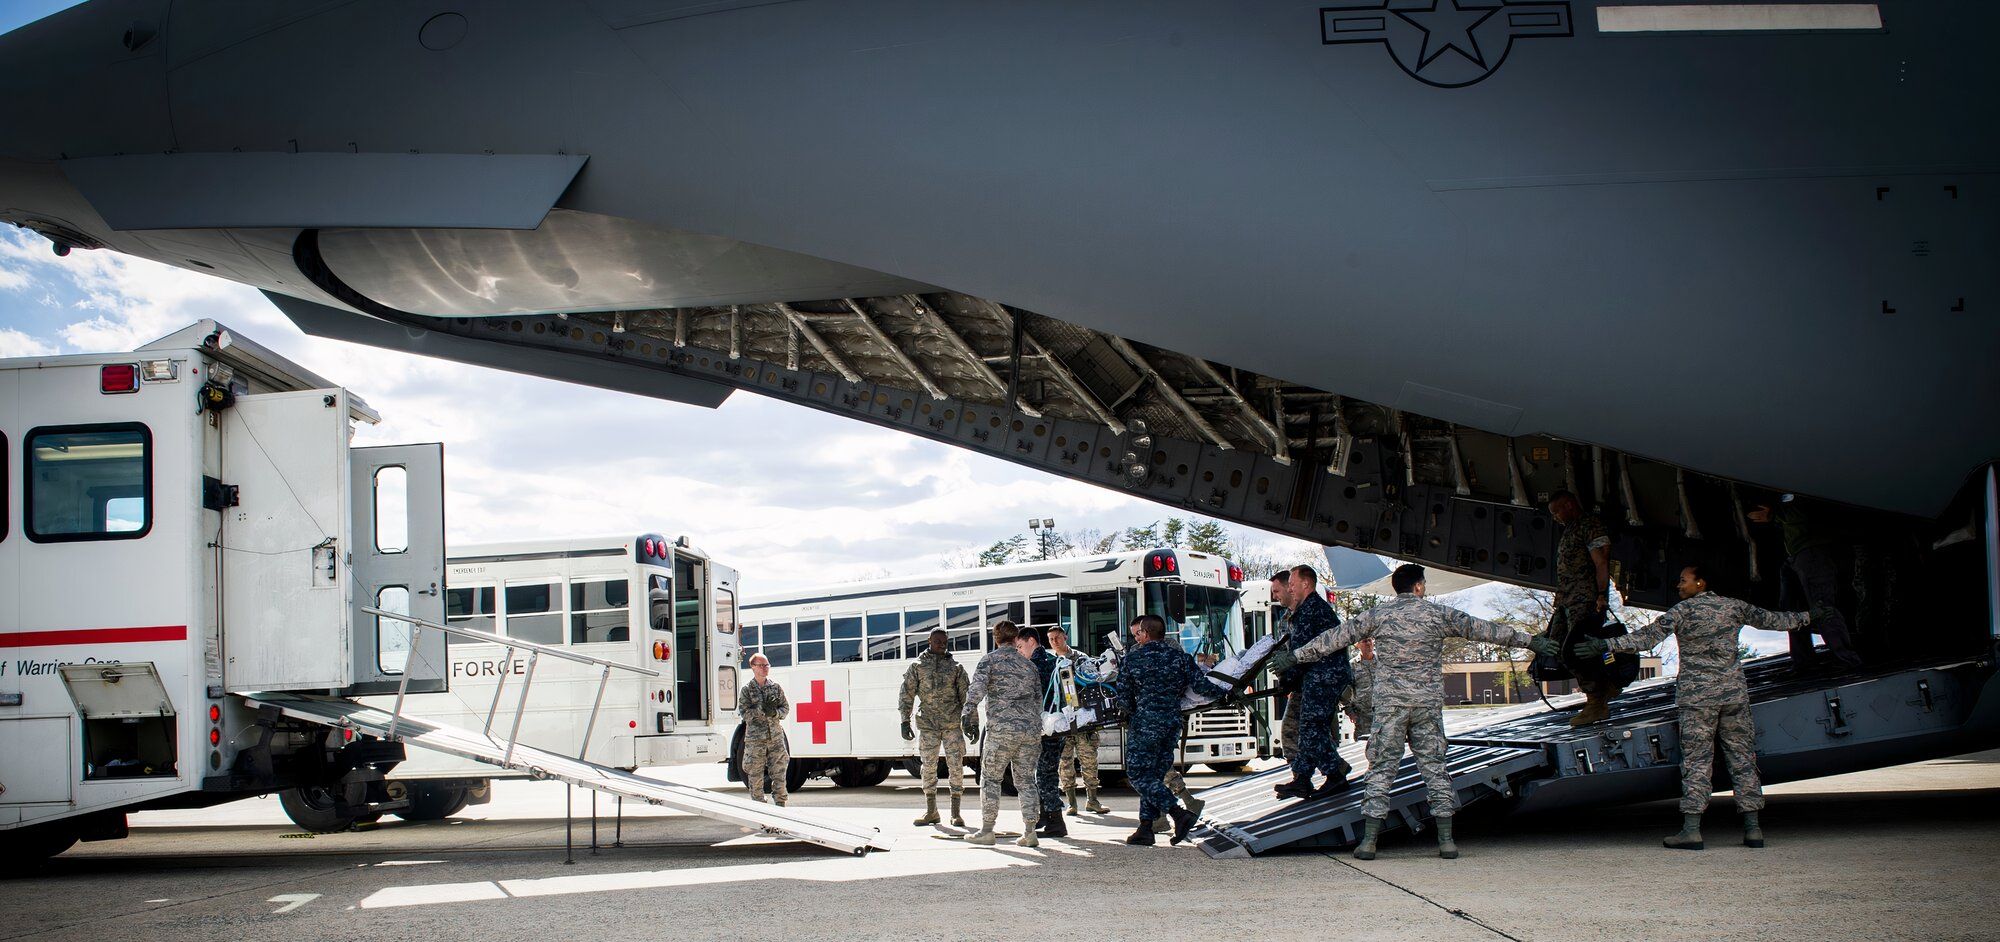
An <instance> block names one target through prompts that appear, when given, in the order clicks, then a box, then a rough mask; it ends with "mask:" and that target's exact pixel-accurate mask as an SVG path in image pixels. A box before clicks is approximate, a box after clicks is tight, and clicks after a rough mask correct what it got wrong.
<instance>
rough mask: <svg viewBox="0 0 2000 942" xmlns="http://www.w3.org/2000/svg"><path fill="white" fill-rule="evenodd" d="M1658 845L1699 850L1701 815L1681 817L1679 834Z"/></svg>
mask: <svg viewBox="0 0 2000 942" xmlns="http://www.w3.org/2000/svg"><path fill="white" fill-rule="evenodd" d="M1744 836H1745V837H1746V838H1747V837H1748V836H1749V835H1748V832H1747V831H1746V832H1745V835H1744ZM1660 844H1661V845H1662V846H1665V847H1671V848H1673V849H1675V850H1701V849H1702V846H1703V845H1702V842H1701V815H1698V814H1684V815H1681V832H1680V833H1679V834H1675V835H1673V836H1672V837H1669V838H1667V839H1666V840H1664V841H1661V842H1660Z"/></svg>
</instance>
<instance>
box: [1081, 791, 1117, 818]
mask: <svg viewBox="0 0 2000 942" xmlns="http://www.w3.org/2000/svg"><path fill="white" fill-rule="evenodd" d="M1086 795H1087V797H1086V798H1085V799H1084V802H1083V810H1085V811H1088V812H1090V813H1091V814H1110V813H1111V809H1110V808H1106V807H1104V806H1103V805H1101V804H1098V802H1097V789H1095V788H1093V789H1090V790H1089V791H1088V792H1086Z"/></svg>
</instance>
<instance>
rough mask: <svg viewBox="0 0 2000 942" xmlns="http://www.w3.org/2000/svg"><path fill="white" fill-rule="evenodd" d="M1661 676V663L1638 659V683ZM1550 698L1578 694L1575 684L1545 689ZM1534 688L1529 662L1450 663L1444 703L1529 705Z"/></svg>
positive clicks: (1548, 685)
mask: <svg viewBox="0 0 2000 942" xmlns="http://www.w3.org/2000/svg"><path fill="white" fill-rule="evenodd" d="M1658 676H1660V659H1659V658H1657V657H1650V656H1648V657H1643V658H1640V659H1639V679H1640V680H1646V679H1649V678H1653V677H1658ZM1542 690H1543V691H1544V692H1545V693H1547V694H1548V695H1549V696H1551V697H1555V696H1561V695H1562V694H1566V693H1575V692H1576V681H1573V680H1557V681H1551V682H1549V683H1546V684H1543V685H1542ZM1535 698H1536V697H1535V687H1534V684H1533V682H1532V681H1531V680H1530V679H1529V677H1528V662H1527V661H1526V660H1521V661H1518V662H1516V663H1512V664H1509V663H1508V662H1506V661H1463V662H1447V663H1446V664H1445V665H1444V702H1445V703H1447V704H1458V703H1526V702H1528V701H1530V700H1534V699H1535Z"/></svg>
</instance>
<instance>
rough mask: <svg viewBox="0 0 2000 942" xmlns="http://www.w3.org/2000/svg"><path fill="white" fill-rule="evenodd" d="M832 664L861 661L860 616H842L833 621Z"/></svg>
mask: <svg viewBox="0 0 2000 942" xmlns="http://www.w3.org/2000/svg"><path fill="white" fill-rule="evenodd" d="M832 634H833V641H832V650H831V651H830V653H831V654H832V655H833V662H834V663H835V664H848V663H852V662H854V661H858V660H861V616H859V615H842V616H840V617H838V618H835V619H834V620H833V627H832Z"/></svg>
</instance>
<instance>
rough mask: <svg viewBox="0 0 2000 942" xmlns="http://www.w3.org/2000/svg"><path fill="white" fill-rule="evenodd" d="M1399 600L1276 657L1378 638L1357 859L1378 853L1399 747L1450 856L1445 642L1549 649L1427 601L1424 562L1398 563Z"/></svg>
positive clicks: (1551, 646)
mask: <svg viewBox="0 0 2000 942" xmlns="http://www.w3.org/2000/svg"><path fill="white" fill-rule="evenodd" d="M1391 579H1392V580H1393V582H1394V584H1395V587H1396V597H1395V598H1393V599H1390V600H1389V601H1386V602H1383V603H1382V604H1380V605H1378V606H1376V607H1375V608H1373V609H1371V610H1369V611H1366V612H1363V613H1361V614H1359V615H1356V616H1354V617H1353V618H1352V619H1350V620H1349V621H1348V622H1347V624H1345V625H1342V626H1340V627H1339V628H1335V629H1333V630H1332V631H1329V632H1327V633H1325V634H1323V635H1320V636H1319V637H1317V638H1315V639H1313V642H1312V643H1311V644H1308V645H1306V646H1305V647H1304V648H1302V649H1300V650H1299V651H1298V653H1297V654H1296V655H1286V654H1283V653H1280V654H1279V655H1277V656H1275V657H1274V660H1278V661H1281V662H1282V661H1289V660H1291V659H1292V658H1293V657H1295V658H1296V660H1297V662H1298V663H1303V664H1310V663H1313V662H1315V661H1319V660H1324V659H1326V658H1328V657H1330V656H1332V654H1333V652H1335V651H1339V650H1341V649H1343V648H1346V647H1348V646H1349V645H1352V644H1353V643H1355V642H1356V641H1359V640H1361V639H1363V638H1373V639H1375V680H1374V684H1373V689H1372V690H1371V691H1370V693H1371V694H1372V696H1373V698H1374V704H1373V707H1374V710H1373V714H1374V715H1373V716H1372V717H1371V719H1372V720H1373V724H1372V726H1371V727H1370V729H1369V731H1368V780H1367V781H1368V790H1367V793H1366V795H1365V796H1364V798H1363V800H1362V804H1361V813H1362V814H1363V815H1365V816H1366V820H1365V822H1364V828H1365V829H1364V833H1363V836H1362V839H1361V844H1360V846H1358V847H1356V848H1355V849H1354V856H1356V857H1358V858H1360V859H1362V860H1373V859H1374V858H1375V845H1376V839H1377V838H1378V837H1379V836H1380V835H1381V833H1382V824H1383V821H1384V819H1386V818H1387V817H1388V816H1389V789H1390V788H1391V787H1392V786H1393V785H1395V782H1396V771H1397V768H1398V767H1399V766H1401V765H1402V762H1403V744H1404V743H1405V742H1407V743H1409V746H1410V752H1412V753H1413V754H1415V755H1416V758H1417V769H1418V771H1420V772H1422V773H1423V777H1424V784H1425V785H1426V786H1428V788H1429V791H1430V808H1431V817H1432V818H1434V819H1435V820H1436V821H1437V831H1438V856H1440V857H1444V858H1445V859H1447V860H1449V859H1453V858H1456V857H1457V856H1458V845H1457V844H1456V843H1455V842H1454V841H1453V840H1452V820H1451V819H1452V813H1453V812H1454V811H1455V810H1457V806H1458V801H1457V796H1456V795H1455V794H1454V793H1453V791H1452V787H1451V774H1450V773H1449V772H1448V771H1446V769H1445V764H1444V757H1445V756H1444V754H1445V737H1444V639H1445V638H1448V637H1456V638H1468V639H1471V640H1474V641H1485V642H1488V643H1490V644H1504V645H1508V646H1510V647H1516V648H1534V649H1535V650H1536V651H1537V653H1543V652H1553V651H1554V650H1555V643H1554V642H1553V641H1551V640H1549V639H1548V638H1545V637H1541V636H1530V635H1529V634H1527V633H1526V632H1523V631H1517V630H1515V629H1513V628H1508V627H1506V626H1504V625H1496V624H1494V623H1492V622H1489V621H1485V620H1482V619H1478V618H1474V617H1472V616H1471V615H1467V614H1466V613H1464V612H1461V611H1459V610H1458V609H1455V608H1451V607H1448V606H1444V605H1439V604H1437V603H1436V602H1430V601H1426V600H1425V599H1424V597H1423V594H1424V570H1423V567H1422V566H1416V565H1405V566H1402V567H1399V568H1398V569H1397V570H1396V572H1395V574H1394V575H1393V576H1392V577H1391Z"/></svg>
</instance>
